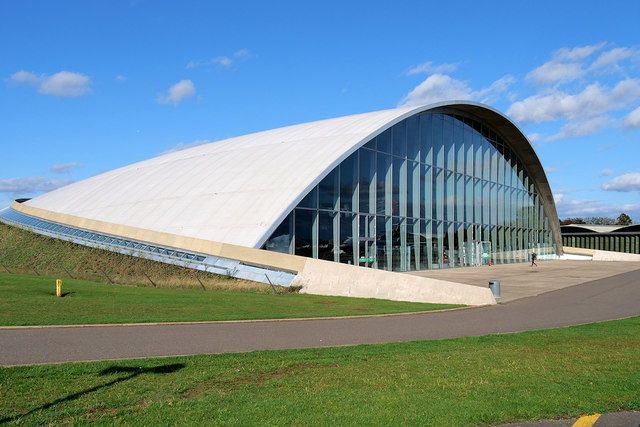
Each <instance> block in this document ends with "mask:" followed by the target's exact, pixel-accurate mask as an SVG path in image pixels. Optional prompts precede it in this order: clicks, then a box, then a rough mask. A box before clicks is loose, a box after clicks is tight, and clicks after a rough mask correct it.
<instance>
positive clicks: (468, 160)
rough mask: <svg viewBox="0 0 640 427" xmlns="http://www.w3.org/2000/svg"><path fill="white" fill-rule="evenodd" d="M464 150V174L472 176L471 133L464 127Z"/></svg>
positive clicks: (470, 130) (468, 128) (469, 129)
mask: <svg viewBox="0 0 640 427" xmlns="http://www.w3.org/2000/svg"><path fill="white" fill-rule="evenodd" d="M464 149H465V154H464V158H465V162H464V164H465V167H464V173H465V174H467V175H473V131H472V129H471V128H470V127H469V126H465V129H464Z"/></svg>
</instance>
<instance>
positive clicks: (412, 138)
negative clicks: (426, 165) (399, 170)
mask: <svg viewBox="0 0 640 427" xmlns="http://www.w3.org/2000/svg"><path fill="white" fill-rule="evenodd" d="M407 157H408V158H409V159H411V160H415V161H416V162H419V161H420V119H419V117H418V116H412V117H409V118H408V119H407Z"/></svg>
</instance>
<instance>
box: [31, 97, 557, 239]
mask: <svg viewBox="0 0 640 427" xmlns="http://www.w3.org/2000/svg"><path fill="white" fill-rule="evenodd" d="M441 106H454V107H456V108H466V109H468V110H469V111H473V113H474V114H478V115H480V116H484V119H487V120H490V121H492V122H493V124H494V125H495V126H498V127H499V128H502V129H503V130H504V131H505V132H509V133H510V136H512V137H513V138H512V139H513V140H517V142H518V143H517V144H516V145H518V146H519V147H521V148H522V149H523V150H525V152H522V157H523V158H524V159H530V160H531V168H533V169H534V170H533V172H534V174H535V175H537V177H538V179H539V184H541V186H542V188H541V194H542V195H543V197H545V195H546V197H545V198H546V199H547V200H548V201H549V200H550V202H549V203H551V205H552V207H553V209H552V211H550V210H549V211H547V214H548V215H549V217H550V220H551V221H553V217H555V218H556V221H555V222H557V215H556V213H555V206H553V197H552V196H551V192H550V190H549V189H548V184H547V183H546V177H545V176H544V172H543V170H542V166H541V165H540V163H539V160H538V158H537V156H536V155H535V152H534V151H533V149H532V148H531V145H530V144H529V143H528V141H527V140H526V138H525V137H524V135H523V134H522V133H521V132H520V131H519V129H517V126H515V124H513V122H511V121H510V120H509V119H508V118H506V117H505V116H503V115H502V114H500V113H499V112H497V111H496V110H494V109H492V108H490V107H487V106H485V105H482V104H478V103H474V102H468V101H455V102H446V103H437V104H431V105H427V106H420V107H405V108H397V109H392V110H384V111H377V112H372V113H365V114H357V115H353V116H345V117H339V118H335V119H328V120H321V121H317V122H311V123H305V124H300V125H295V126H289V127H284V128H280V129H274V130H269V131H265V132H258V133H254V134H250V135H245V136H240V137H235V138H229V139H226V140H223V141H218V142H212V143H210V144H206V145H201V146H197V147H193V148H190V149H185V150H182V151H177V152H173V153H169V154H165V155H161V156H158V157H155V158H152V159H149V160H145V161H142V162H139V163H135V164H132V165H129V166H125V167H123V168H120V169H116V170H113V171H110V172H107V173H104V174H101V175H98V176H94V177H92V178H89V179H86V180H84V181H80V182H76V183H73V184H71V185H68V186H66V187H62V188H59V189H57V190H55V191H52V192H50V193H47V194H44V195H42V196H39V197H36V198H34V199H32V200H29V201H28V202H25V204H26V205H29V206H33V207H36V208H41V209H45V210H49V211H53V212H58V213H62V214H68V215H73V216H76V217H80V218H88V219H92V220H98V221H104V222H108V223H112V224H119V225H126V226H131V227H137V228H141V229H146V230H151V231H157V232H164V233H170V234H174V235H179V236H186V237H195V238H199V239H204V240H210V241H214V242H221V243H229V244H234V245H240V246H246V247H259V246H260V245H261V244H262V243H263V242H264V240H265V239H266V238H268V236H269V235H270V234H271V233H272V232H273V230H274V229H275V227H277V226H278V224H279V223H280V222H281V221H282V220H283V219H284V217H285V216H286V215H287V214H288V213H289V212H290V211H291V209H292V208H293V207H295V206H296V205H297V204H298V202H299V201H300V200H301V199H302V198H303V197H304V196H305V195H306V194H307V193H308V191H309V190H310V189H311V188H312V187H313V186H315V185H316V184H317V183H318V182H320V180H322V179H323V178H324V177H325V176H326V175H327V174H328V173H329V172H331V170H333V168H335V167H336V166H337V165H338V164H340V162H341V161H342V160H344V159H345V158H346V157H347V156H349V155H350V154H351V153H353V152H354V151H356V150H357V149H358V148H359V147H360V146H362V145H363V144H365V143H366V142H368V141H369V140H370V139H371V138H372V137H374V136H376V135H378V134H380V133H381V132H383V131H385V130H386V129H388V128H390V127H391V126H393V125H394V124H396V123H397V122H399V121H401V120H403V119H405V118H407V117H409V116H411V115H414V114H416V113H418V112H421V111H426V110H429V109H432V108H435V107H441ZM526 150H528V151H526ZM547 208H548V206H547ZM556 228H557V227H556ZM557 234H558V235H559V233H557Z"/></svg>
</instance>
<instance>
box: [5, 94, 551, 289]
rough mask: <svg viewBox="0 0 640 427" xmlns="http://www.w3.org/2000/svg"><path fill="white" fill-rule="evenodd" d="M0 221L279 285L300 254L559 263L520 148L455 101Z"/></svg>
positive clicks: (28, 204)
mask: <svg viewBox="0 0 640 427" xmlns="http://www.w3.org/2000/svg"><path fill="white" fill-rule="evenodd" d="M0 217H4V218H5V221H12V223H15V224H20V223H22V224H28V223H29V222H30V223H31V225H30V227H33V228H34V229H41V230H43V231H45V232H48V233H49V234H53V235H55V234H56V233H59V231H60V230H63V231H64V233H62V236H63V237H64V236H67V237H66V238H69V236H71V237H72V238H73V239H75V240H77V241H78V242H79V243H84V244H87V243H88V244H92V245H96V246H100V247H102V246H106V245H110V246H111V247H114V248H116V250H121V251H122V250H129V251H130V252H131V253H132V254H134V255H135V254H137V253H141V254H147V255H148V254H151V255H152V256H154V257H157V258H158V259H162V260H167V259H168V260H169V261H170V262H172V261H171V260H172V259H174V258H176V256H175V255H176V253H177V254H178V259H179V260H180V262H184V263H186V264H194V265H196V264H197V263H208V264H209V265H210V266H211V269H212V270H213V271H217V270H216V268H218V267H219V268H222V269H225V271H232V273H233V274H234V275H238V277H241V276H242V275H243V274H245V276H246V275H249V276H250V277H258V276H260V277H262V274H263V271H266V274H267V280H269V281H270V278H269V275H271V276H270V277H274V275H277V274H281V273H282V274H284V276H282V277H284V278H283V279H282V280H281V282H287V281H289V282H290V281H291V280H293V277H294V276H295V275H296V274H299V273H300V271H301V269H302V268H303V267H302V266H303V265H304V264H305V262H306V261H304V260H305V259H309V258H312V259H319V260H328V261H334V262H336V263H342V264H347V265H348V264H351V265H355V266H364V267H370V268H373V269H377V270H386V271H399V272H401V271H410V270H420V269H436V268H449V267H463V266H471V265H481V264H489V263H496V264H498V263H511V262H522V261H526V260H527V259H528V256H529V254H530V253H531V252H532V251H535V252H536V253H537V254H538V257H539V258H542V259H544V258H555V257H556V256H558V255H561V254H562V242H561V236H560V230H559V224H558V217H557V213H556V209H555V205H554V202H553V197H552V194H551V190H550V188H549V184H548V182H547V179H546V176H545V173H544V170H543V168H542V165H541V164H540V161H539V159H538V157H537V155H536V154H535V151H534V150H533V148H532V146H531V144H530V143H529V142H528V140H527V138H526V137H525V136H524V135H523V133H522V132H521V131H520V130H519V129H518V127H517V126H516V125H515V124H514V123H513V122H511V120H509V119H508V118H507V117H506V116H504V115H503V114H501V113H499V112H498V111H496V110H494V109H492V108H490V107H488V106H485V105H482V104H478V103H474V102H466V101H463V102H443V103H437V104H432V105H427V106H420V107H404V108H398V109H392V110H386V111H378V112H372V113H365V114H358V115H353V116H347V117H340V118H335V119H329V120H322V121H318V122H312V123H306V124H301V125H296V126H289V127H285V128H281V129H275V130H270V131H266V132H259V133H255V134H251V135H246V136H241V137H236V138H230V139H227V140H224V141H218V142H214V143H210V144H206V145H202V146H198V147H193V148H190V149H186V150H182V151H177V152H173V153H168V154H165V155H160V156H158V157H155V158H153V159H150V160H146V161H143V162H139V163H136V164H133V165H130V166H126V167H123V168H120V169H117V170H114V171H111V172H107V173H104V174H102V175H98V176H95V177H92V178H89V179H86V180H84V181H81V182H77V183H74V184H71V185H69V186H66V187H63V188H60V189H58V190H55V191H52V192H50V193H47V194H44V195H42V196H39V197H36V198H34V199H31V200H28V201H24V202H23V203H18V202H14V203H13V204H12V206H11V208H10V209H7V210H5V211H3V212H2V213H0ZM35 223H37V224H39V226H37V227H36V226H34V224H35ZM60 227H62V228H60ZM64 227H66V228H64ZM56 228H57V229H58V231H56V230H55V229H56ZM68 233H72V234H71V235H70V234H68ZM96 239H98V240H96ZM123 248H124V249H123ZM149 248H152V251H151V252H150V251H149V250H148V249H149ZM249 248H253V250H249ZM260 249H265V250H260ZM154 251H155V252H154ZM301 257H304V258H301ZM323 265H325V266H326V265H327V264H323ZM324 268H330V267H324ZM254 273H255V274H254ZM252 274H253V276H251V275H252ZM287 274H289V275H290V276H287ZM249 276H246V277H249ZM261 280H264V277H263V278H262V279H261ZM278 280H280V279H278Z"/></svg>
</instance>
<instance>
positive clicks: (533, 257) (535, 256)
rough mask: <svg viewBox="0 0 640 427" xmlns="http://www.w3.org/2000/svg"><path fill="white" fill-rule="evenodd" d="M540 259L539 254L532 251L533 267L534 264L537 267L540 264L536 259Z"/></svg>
mask: <svg viewBox="0 0 640 427" xmlns="http://www.w3.org/2000/svg"><path fill="white" fill-rule="evenodd" d="M537 259H538V255H536V253H535V252H532V253H531V267H533V266H534V265H535V266H536V267H537V266H538V264H536V260H537Z"/></svg>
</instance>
